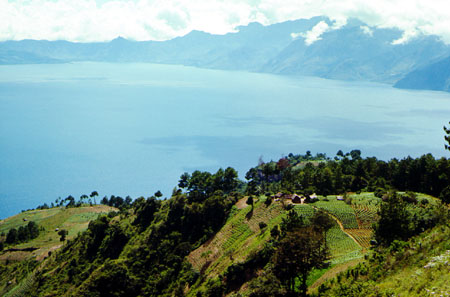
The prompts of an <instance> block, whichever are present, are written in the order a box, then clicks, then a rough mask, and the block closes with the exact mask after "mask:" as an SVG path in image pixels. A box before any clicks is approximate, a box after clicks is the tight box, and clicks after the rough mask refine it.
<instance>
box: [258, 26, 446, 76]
mask: <svg viewBox="0 0 450 297" xmlns="http://www.w3.org/2000/svg"><path fill="white" fill-rule="evenodd" d="M330 26H331V24H330ZM401 35H402V33H401V32H400V31H398V30H393V29H377V28H369V27H367V25H365V24H364V23H362V22H360V21H358V20H355V19H352V20H349V22H348V23H347V24H346V25H345V26H344V27H342V28H340V29H338V30H331V31H329V32H325V33H323V34H322V36H320V39H319V40H317V41H315V42H314V43H312V44H311V45H309V46H308V45H306V44H305V39H304V38H298V39H297V40H295V41H293V42H292V43H291V44H290V45H289V46H288V47H287V48H286V49H284V50H283V51H282V52H281V53H280V54H279V55H278V56H277V57H276V58H274V59H273V60H272V61H269V62H268V63H267V64H266V65H265V66H264V67H263V68H262V70H263V71H267V72H273V73H281V74H302V75H313V76H320V77H325V78H333V79H343V80H376V81H385V82H394V81H395V80H397V79H398V78H399V77H401V76H402V75H403V74H404V73H406V72H409V71H411V70H412V69H416V68H417V67H420V66H423V65H426V64H428V63H429V62H430V61H433V60H434V59H436V58H439V57H443V56H445V55H447V54H448V53H449V52H450V48H449V47H448V46H446V45H445V44H443V43H442V42H441V41H440V40H438V39H437V38H436V37H434V36H422V37H418V38H417V39H414V40H411V41H409V42H407V43H404V44H393V41H395V40H397V39H399V38H400V37H401Z"/></svg>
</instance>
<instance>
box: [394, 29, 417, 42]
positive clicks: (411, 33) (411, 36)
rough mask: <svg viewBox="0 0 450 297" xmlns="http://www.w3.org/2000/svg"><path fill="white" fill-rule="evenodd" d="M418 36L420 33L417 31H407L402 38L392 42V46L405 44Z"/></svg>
mask: <svg viewBox="0 0 450 297" xmlns="http://www.w3.org/2000/svg"><path fill="white" fill-rule="evenodd" d="M417 35H419V33H418V32H417V31H416V30H407V31H405V32H403V34H402V37H400V38H399V39H396V40H394V41H392V44H405V43H407V42H408V41H410V40H411V39H414V37H417Z"/></svg>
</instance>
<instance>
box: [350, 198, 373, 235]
mask: <svg viewBox="0 0 450 297" xmlns="http://www.w3.org/2000/svg"><path fill="white" fill-rule="evenodd" d="M352 208H353V210H354V211H355V215H356V220H357V221H358V227H359V228H360V229H370V230H371V229H373V224H375V223H376V222H377V221H378V215H377V211H378V207H376V206H374V205H370V204H369V205H362V204H352Z"/></svg>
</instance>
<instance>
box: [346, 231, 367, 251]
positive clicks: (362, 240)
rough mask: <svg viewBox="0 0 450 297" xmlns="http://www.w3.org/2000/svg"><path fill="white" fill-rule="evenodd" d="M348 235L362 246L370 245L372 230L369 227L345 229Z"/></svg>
mask: <svg viewBox="0 0 450 297" xmlns="http://www.w3.org/2000/svg"><path fill="white" fill-rule="evenodd" d="M345 232H347V233H348V234H349V235H351V236H352V237H353V238H354V239H356V241H357V242H358V244H359V245H360V246H362V247H363V248H369V247H370V240H371V239H372V234H373V231H372V230H370V229H345Z"/></svg>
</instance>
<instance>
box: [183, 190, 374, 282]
mask: <svg viewBox="0 0 450 297" xmlns="http://www.w3.org/2000/svg"><path fill="white" fill-rule="evenodd" d="M329 198H330V197H329ZM244 199H245V198H244ZM265 199H266V198H264V197H261V198H260V199H259V200H258V201H256V202H255V204H254V210H253V213H252V212H251V207H250V206H247V207H244V208H241V207H242V203H241V204H240V203H239V202H238V205H239V206H240V207H239V208H237V207H234V208H233V211H232V213H231V214H230V216H229V218H228V221H227V222H226V224H225V225H224V227H223V228H222V229H221V230H220V231H219V232H218V233H217V234H216V235H215V236H214V237H213V238H212V239H210V240H209V241H208V242H207V243H205V244H203V245H202V246H201V247H199V248H198V249H196V250H194V251H193V252H192V253H191V254H190V255H189V256H188V260H189V262H190V263H191V264H192V265H193V266H194V268H195V269H197V270H198V271H202V272H204V273H205V274H206V276H207V277H208V278H212V277H215V276H218V275H220V274H221V273H223V272H224V271H226V269H227V267H228V266H230V265H231V264H233V263H238V262H243V261H244V260H245V259H246V258H247V257H248V256H249V255H250V254H251V253H253V252H255V251H258V250H259V249H261V248H262V247H263V245H264V243H265V242H266V241H268V240H269V239H270V230H271V229H272V228H273V227H274V226H275V225H277V224H279V223H280V222H281V220H282V218H283V217H285V216H286V213H287V211H286V210H284V209H283V206H282V204H281V202H273V203H272V204H271V205H270V206H269V207H267V206H266V205H265V204H264V203H263V202H264V200H265ZM314 207H318V208H322V207H323V208H325V209H328V210H330V212H331V213H332V214H334V215H335V216H336V217H337V214H339V215H340V216H345V217H350V218H352V219H353V221H352V223H353V224H356V218H355V213H354V211H353V209H352V208H351V207H350V206H348V205H347V204H345V203H344V202H342V201H336V200H335V197H334V200H332V199H331V198H330V201H329V202H326V201H320V203H315V204H314ZM293 209H294V210H296V211H297V212H298V213H299V214H300V215H302V217H304V218H305V219H306V220H307V219H309V218H310V217H311V216H312V215H313V214H314V211H315V210H314V208H313V206H312V205H295V206H294V208H293ZM342 209H344V210H342ZM333 210H336V213H333V212H332V211H333ZM259 222H264V223H266V224H267V227H266V228H264V229H263V230H260V228H259V226H258V224H259ZM351 226H352V227H355V226H353V225H351ZM370 234H371V233H370ZM327 241H328V242H329V247H330V254H331V259H330V263H331V266H330V269H333V268H334V267H336V266H340V265H344V264H345V263H347V262H349V261H353V262H354V261H355V259H361V258H362V256H363V253H362V252H363V249H362V247H361V246H360V245H358V244H357V243H355V241H354V240H353V239H352V238H350V237H349V236H348V234H346V233H345V232H344V231H343V230H341V228H340V227H339V225H338V224H337V223H336V224H335V226H334V227H333V228H331V229H330V230H329V231H328V233H327ZM327 271H328V269H325V270H321V271H314V272H313V273H312V275H311V279H310V280H309V283H310V284H312V283H314V282H315V281H316V280H317V279H319V278H321V276H322V275H323V274H324V273H326V272H327ZM322 281H323V280H322Z"/></svg>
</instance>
